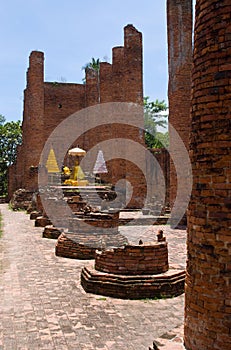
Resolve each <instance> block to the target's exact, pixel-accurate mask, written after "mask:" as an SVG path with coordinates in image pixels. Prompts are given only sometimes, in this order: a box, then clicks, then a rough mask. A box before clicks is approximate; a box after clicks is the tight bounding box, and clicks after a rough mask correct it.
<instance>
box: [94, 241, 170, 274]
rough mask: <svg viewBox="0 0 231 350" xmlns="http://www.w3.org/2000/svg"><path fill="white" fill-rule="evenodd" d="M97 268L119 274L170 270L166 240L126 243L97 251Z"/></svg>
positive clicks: (152, 272)
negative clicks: (119, 246)
mask: <svg viewBox="0 0 231 350" xmlns="http://www.w3.org/2000/svg"><path fill="white" fill-rule="evenodd" d="M95 269H96V270H99V271H102V272H107V273H113V274H119V275H152V274H158V273H163V272H166V271H168V246H167V243H166V242H162V243H153V244H151V243H150V244H143V245H138V246H135V245H126V246H124V247H122V248H115V249H111V250H109V249H107V250H105V251H101V252H97V253H96V256H95Z"/></svg>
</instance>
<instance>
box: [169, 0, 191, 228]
mask: <svg viewBox="0 0 231 350" xmlns="http://www.w3.org/2000/svg"><path fill="white" fill-rule="evenodd" d="M192 17H193V8H192V0H167V31H168V70H169V83H168V100H169V124H171V126H172V127H173V128H174V129H175V130H176V132H177V133H178V134H179V136H180V138H181V140H182V141H183V142H184V145H185V147H186V149H188V145H189V133H190V106H191V99H190V97H191V69H192ZM169 138H170V176H169V177H170V193H169V197H170V198H169V199H170V207H171V208H172V207H173V205H174V202H175V199H176V195H178V201H177V205H178V207H176V208H175V213H174V216H175V221H176V222H177V221H178V220H177V218H178V216H179V214H178V212H179V211H180V207H181V206H182V202H184V198H185V190H186V189H185V190H184V188H181V190H180V191H177V189H178V184H179V176H181V175H180V173H179V171H178V172H177V173H176V169H175V165H177V164H180V166H181V164H182V152H181V149H179V146H178V142H177V139H176V138H175V135H174V132H173V130H172V129H171V127H169ZM182 176H183V175H182ZM183 181H184V179H183ZM173 221H174V219H173ZM173 224H174V222H173Z"/></svg>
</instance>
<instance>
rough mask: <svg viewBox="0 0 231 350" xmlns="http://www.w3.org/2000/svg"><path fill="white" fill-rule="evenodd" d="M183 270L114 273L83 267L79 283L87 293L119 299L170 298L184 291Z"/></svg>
mask: <svg viewBox="0 0 231 350" xmlns="http://www.w3.org/2000/svg"><path fill="white" fill-rule="evenodd" d="M184 282H185V271H182V270H174V269H171V268H170V269H169V270H168V271H167V272H164V273H161V274H158V275H137V276H134V275H130V276H128V275H115V274H111V273H110V274H109V273H104V272H101V271H97V270H95V269H94V268H93V267H84V268H83V269H82V273H81V284H82V287H83V288H84V290H85V291H86V292H88V293H94V294H99V295H104V296H109V297H115V298H121V299H146V298H150V299H153V298H170V297H175V296H178V295H180V294H182V293H183V292H184Z"/></svg>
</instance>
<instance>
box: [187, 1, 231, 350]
mask: <svg viewBox="0 0 231 350" xmlns="http://www.w3.org/2000/svg"><path fill="white" fill-rule="evenodd" d="M230 57H231V3H230V1H229V0H219V1H218V0H217V1H215V0H197V4H196V24H195V44H194V60H193V74H192V80H193V87H192V130H191V139H190V155H191V162H192V167H193V191H192V197H191V201H190V204H189V211H188V262H187V277H186V308H185V336H184V340H185V346H186V348H187V349H188V350H198V349H203V350H215V349H219V350H230V349H231V131H230V130H231V114H230V112H231V104H230V96H231V88H230V80H231V61H230Z"/></svg>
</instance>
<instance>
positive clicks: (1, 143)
mask: <svg viewBox="0 0 231 350" xmlns="http://www.w3.org/2000/svg"><path fill="white" fill-rule="evenodd" d="M20 124H21V123H20V121H17V122H14V121H11V122H6V120H5V118H4V116H2V115H0V195H1V196H2V195H6V194H7V170H8V167H9V166H10V165H12V164H13V163H14V161H15V159H16V151H17V146H18V145H20V144H21V142H22V131H21V125H20Z"/></svg>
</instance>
